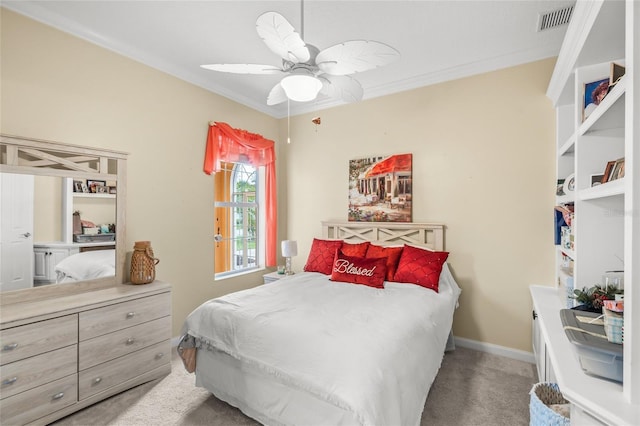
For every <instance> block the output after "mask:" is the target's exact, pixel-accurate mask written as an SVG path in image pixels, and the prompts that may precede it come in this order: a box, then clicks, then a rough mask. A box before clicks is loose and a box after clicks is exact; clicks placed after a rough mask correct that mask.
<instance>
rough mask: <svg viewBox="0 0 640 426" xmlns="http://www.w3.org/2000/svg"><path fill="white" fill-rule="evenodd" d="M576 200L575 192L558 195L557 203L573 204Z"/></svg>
mask: <svg viewBox="0 0 640 426" xmlns="http://www.w3.org/2000/svg"><path fill="white" fill-rule="evenodd" d="M575 201H576V196H575V194H569V195H567V194H565V195H558V196H557V197H556V205H559V204H571V203H574V202H575Z"/></svg>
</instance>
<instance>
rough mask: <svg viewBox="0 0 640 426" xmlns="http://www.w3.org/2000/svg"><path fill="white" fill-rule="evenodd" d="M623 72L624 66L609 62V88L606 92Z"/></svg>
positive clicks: (613, 85)
mask: <svg viewBox="0 0 640 426" xmlns="http://www.w3.org/2000/svg"><path fill="white" fill-rule="evenodd" d="M625 72H626V69H625V67H624V66H622V65H620V64H616V63H615V62H612V63H611V69H610V71H609V88H608V89H607V91H608V92H610V91H611V89H613V88H614V87H615V85H616V84H617V83H618V81H620V79H621V78H622V76H623V75H624V73H625Z"/></svg>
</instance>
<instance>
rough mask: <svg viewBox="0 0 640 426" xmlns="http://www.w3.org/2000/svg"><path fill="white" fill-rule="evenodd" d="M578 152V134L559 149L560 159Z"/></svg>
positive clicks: (572, 136) (573, 135)
mask: <svg viewBox="0 0 640 426" xmlns="http://www.w3.org/2000/svg"><path fill="white" fill-rule="evenodd" d="M575 151H576V134H575V133H574V134H572V135H571V137H570V138H569V139H568V140H567V141H566V142H565V143H564V144H563V145H562V146H561V147H560V148H558V157H562V156H563V155H573V154H574V153H575Z"/></svg>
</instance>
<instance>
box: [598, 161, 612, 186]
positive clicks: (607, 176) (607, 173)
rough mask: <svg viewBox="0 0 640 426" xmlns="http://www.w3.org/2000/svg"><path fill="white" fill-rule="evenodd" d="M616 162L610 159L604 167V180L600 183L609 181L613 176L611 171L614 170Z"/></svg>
mask: <svg viewBox="0 0 640 426" xmlns="http://www.w3.org/2000/svg"><path fill="white" fill-rule="evenodd" d="M615 164H616V162H615V161H608V162H607V166H606V167H605V169H604V173H603V174H602V180H601V181H600V183H607V182H609V180H610V178H611V171H612V170H613V166H614V165H615Z"/></svg>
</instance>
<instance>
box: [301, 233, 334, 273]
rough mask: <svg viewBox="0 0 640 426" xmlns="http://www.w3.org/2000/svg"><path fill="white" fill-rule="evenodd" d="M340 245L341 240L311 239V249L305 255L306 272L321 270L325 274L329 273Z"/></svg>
mask: <svg viewBox="0 0 640 426" xmlns="http://www.w3.org/2000/svg"><path fill="white" fill-rule="evenodd" d="M341 246H342V240H319V239H317V238H314V239H313V243H312V244H311V251H309V257H307V264H306V265H304V270H305V271H307V272H322V273H323V274H325V275H331V269H332V268H333V260H334V258H335V257H336V252H337V251H338V249H339V248H340V247H341Z"/></svg>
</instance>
